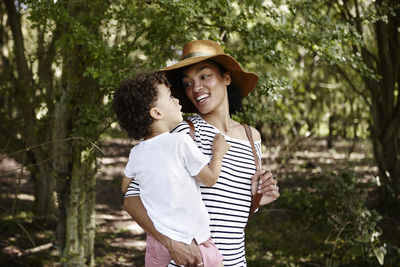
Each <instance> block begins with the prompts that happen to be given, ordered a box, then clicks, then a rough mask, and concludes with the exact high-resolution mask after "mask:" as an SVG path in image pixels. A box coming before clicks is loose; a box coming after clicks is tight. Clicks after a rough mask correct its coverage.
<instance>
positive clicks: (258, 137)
mask: <svg viewBox="0 0 400 267" xmlns="http://www.w3.org/2000/svg"><path fill="white" fill-rule="evenodd" d="M249 126H250V129H251V133H252V134H253V140H254V142H259V141H261V134H260V132H259V131H258V130H257V129H256V128H254V127H253V126H251V125H249Z"/></svg>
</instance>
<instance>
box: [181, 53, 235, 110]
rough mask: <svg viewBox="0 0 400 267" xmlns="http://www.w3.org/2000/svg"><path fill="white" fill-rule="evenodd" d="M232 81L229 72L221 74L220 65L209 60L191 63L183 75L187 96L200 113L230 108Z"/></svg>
mask: <svg viewBox="0 0 400 267" xmlns="http://www.w3.org/2000/svg"><path fill="white" fill-rule="evenodd" d="M230 82H231V77H230V75H229V73H228V72H226V73H224V74H221V71H220V68H219V67H218V65H217V64H216V63H214V62H212V61H207V60H206V61H202V62H199V63H196V64H193V65H190V66H189V67H187V68H186V69H185V70H184V71H183V75H182V84H183V88H185V93H186V96H187V97H188V99H189V100H190V101H191V102H192V103H193V105H194V106H195V107H196V109H197V110H198V111H199V113H200V114H208V113H210V112H212V111H214V110H216V109H217V108H220V107H226V108H228V95H227V86H228V85H229V84H230ZM228 111H229V110H228Z"/></svg>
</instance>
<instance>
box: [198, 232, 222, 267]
mask: <svg viewBox="0 0 400 267" xmlns="http://www.w3.org/2000/svg"><path fill="white" fill-rule="evenodd" d="M207 243H208V244H207V246H205V245H203V244H200V245H199V249H200V252H201V256H202V257H203V263H204V265H203V267H215V266H217V267H222V266H224V265H223V263H222V255H221V253H220V252H219V250H218V248H217V247H216V246H215V244H214V243H213V242H212V240H211V238H210V239H209V240H208V242H207Z"/></svg>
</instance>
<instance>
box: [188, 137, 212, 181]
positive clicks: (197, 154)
mask: <svg viewBox="0 0 400 267" xmlns="http://www.w3.org/2000/svg"><path fill="white" fill-rule="evenodd" d="M181 141H182V154H183V160H184V164H185V167H186V169H187V170H188V172H189V173H190V175H191V176H196V175H197V174H199V172H200V171H201V170H202V169H203V168H204V166H206V165H207V164H208V162H210V158H209V157H208V156H206V155H204V154H203V153H202V152H201V151H200V149H199V148H198V147H197V146H196V144H195V143H194V141H193V140H192V138H190V136H189V135H187V134H184V135H182V138H181Z"/></svg>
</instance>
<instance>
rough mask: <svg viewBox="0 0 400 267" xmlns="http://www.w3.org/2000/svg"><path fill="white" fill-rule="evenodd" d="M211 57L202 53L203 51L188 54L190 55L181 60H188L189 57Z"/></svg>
mask: <svg viewBox="0 0 400 267" xmlns="http://www.w3.org/2000/svg"><path fill="white" fill-rule="evenodd" d="M212 55H213V54H212V53H209V52H204V51H201V52H193V53H190V54H188V55H186V56H185V57H183V58H181V60H184V59H188V58H191V57H205V56H212Z"/></svg>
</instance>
